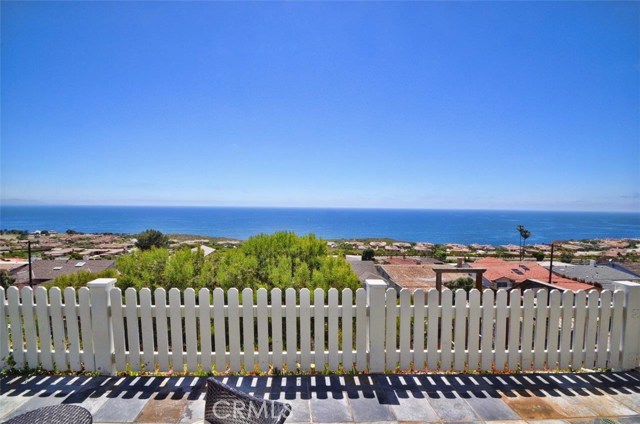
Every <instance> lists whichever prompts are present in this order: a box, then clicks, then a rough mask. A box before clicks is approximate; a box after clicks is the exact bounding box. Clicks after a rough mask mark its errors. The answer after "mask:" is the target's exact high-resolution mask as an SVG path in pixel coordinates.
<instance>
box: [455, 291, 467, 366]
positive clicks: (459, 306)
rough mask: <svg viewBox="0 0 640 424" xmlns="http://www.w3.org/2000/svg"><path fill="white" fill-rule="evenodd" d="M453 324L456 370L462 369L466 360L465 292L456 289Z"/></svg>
mask: <svg viewBox="0 0 640 424" xmlns="http://www.w3.org/2000/svg"><path fill="white" fill-rule="evenodd" d="M455 300H456V302H455V312H454V314H455V315H454V316H455V325H454V338H453V341H454V357H453V359H454V365H453V368H454V369H455V370H456V371H464V366H465V363H466V362H467V355H466V339H467V292H466V291H464V290H462V289H458V290H456V292H455Z"/></svg>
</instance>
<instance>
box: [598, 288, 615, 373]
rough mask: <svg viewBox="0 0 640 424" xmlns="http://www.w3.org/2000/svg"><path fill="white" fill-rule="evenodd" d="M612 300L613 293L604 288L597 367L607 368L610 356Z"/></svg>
mask: <svg viewBox="0 0 640 424" xmlns="http://www.w3.org/2000/svg"><path fill="white" fill-rule="evenodd" d="M611 300H612V293H611V291H609V290H603V291H602V292H601V293H600V308H599V312H600V316H599V317H598V318H599V321H598V336H597V337H598V350H597V359H596V367H598V368H605V367H606V366H607V360H608V358H609V355H608V352H609V328H610V327H609V326H610V325H611Z"/></svg>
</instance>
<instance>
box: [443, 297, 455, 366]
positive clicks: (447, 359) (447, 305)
mask: <svg viewBox="0 0 640 424" xmlns="http://www.w3.org/2000/svg"><path fill="white" fill-rule="evenodd" d="M441 296H442V298H441V303H440V307H441V309H442V318H441V319H440V346H441V348H440V367H441V369H443V370H445V371H450V370H452V369H453V368H452V361H453V352H452V338H451V335H452V332H453V314H454V309H453V293H452V292H451V290H449V289H443V290H442V293H441Z"/></svg>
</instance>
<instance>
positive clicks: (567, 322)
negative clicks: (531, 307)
mask: <svg viewBox="0 0 640 424" xmlns="http://www.w3.org/2000/svg"><path fill="white" fill-rule="evenodd" d="M561 319H562V321H561V331H560V368H563V369H564V368H568V367H569V365H570V362H571V336H572V333H573V331H572V330H573V329H572V324H573V292H571V291H568V290H567V291H565V292H563V293H562V318H561Z"/></svg>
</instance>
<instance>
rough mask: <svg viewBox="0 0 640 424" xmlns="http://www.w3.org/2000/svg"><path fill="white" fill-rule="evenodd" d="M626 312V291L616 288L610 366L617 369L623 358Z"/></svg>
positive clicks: (610, 344) (612, 318)
mask: <svg viewBox="0 0 640 424" xmlns="http://www.w3.org/2000/svg"><path fill="white" fill-rule="evenodd" d="M623 313H624V292H623V291H622V290H616V291H615V292H614V293H613V308H612V317H611V339H610V343H609V368H612V369H617V368H618V367H619V366H620V360H621V353H622V352H621V350H620V349H621V343H622V316H623Z"/></svg>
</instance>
